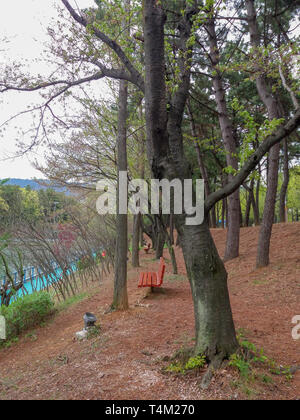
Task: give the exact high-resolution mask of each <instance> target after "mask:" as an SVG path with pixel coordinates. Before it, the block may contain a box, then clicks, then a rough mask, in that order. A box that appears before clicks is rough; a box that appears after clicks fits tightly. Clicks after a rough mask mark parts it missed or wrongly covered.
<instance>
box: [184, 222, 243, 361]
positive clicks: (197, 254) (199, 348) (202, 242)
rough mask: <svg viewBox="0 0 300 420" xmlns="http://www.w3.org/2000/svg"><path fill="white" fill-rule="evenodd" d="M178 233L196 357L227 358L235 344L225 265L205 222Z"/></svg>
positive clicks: (233, 349) (185, 227) (234, 349)
mask: <svg viewBox="0 0 300 420" xmlns="http://www.w3.org/2000/svg"><path fill="white" fill-rule="evenodd" d="M179 230H180V232H181V235H180V237H181V243H182V249H183V254H184V259H185V263H186V267H187V273H188V277H189V280H190V284H191V289H192V295H193V301H194V311H195V325H196V346H195V350H196V353H197V354H198V353H200V354H206V355H207V357H208V359H209V360H211V361H213V360H214V359H215V358H216V357H220V358H221V359H224V358H227V357H229V356H230V355H231V354H232V353H234V352H235V351H236V349H237V347H238V344H237V340H236V336H235V329H234V324H233V320H232V313H231V307H230V300H229V295H228V288H227V273H226V270H225V268H224V264H223V262H222V261H221V259H220V257H219V255H218V251H217V249H216V247H215V244H214V242H213V239H212V236H211V234H210V231H209V228H208V223H207V221H204V223H203V224H202V225H200V226H185V225H183V226H181V229H179ZM191 238H195V239H194V240H193V241H191Z"/></svg>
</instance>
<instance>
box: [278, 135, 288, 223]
mask: <svg viewBox="0 0 300 420" xmlns="http://www.w3.org/2000/svg"><path fill="white" fill-rule="evenodd" d="M288 186H289V153H288V140H287V139H284V141H283V182H282V186H281V190H280V203H279V215H280V216H279V217H280V223H286V222H287V220H286V194H287V189H288Z"/></svg>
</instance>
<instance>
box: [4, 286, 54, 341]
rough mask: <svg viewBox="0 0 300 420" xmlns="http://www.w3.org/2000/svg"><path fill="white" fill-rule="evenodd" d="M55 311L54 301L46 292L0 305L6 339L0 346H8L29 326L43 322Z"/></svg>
mask: <svg viewBox="0 0 300 420" xmlns="http://www.w3.org/2000/svg"><path fill="white" fill-rule="evenodd" d="M54 313H55V308H54V302H53V300H52V298H51V296H50V294H49V293H47V292H37V293H33V294H31V295H27V296H24V297H22V298H18V299H17V300H16V301H15V302H12V303H11V304H10V305H9V306H7V307H6V306H1V308H0V315H2V316H4V318H5V320H6V341H4V342H2V343H0V346H2V347H9V346H10V345H11V344H13V343H15V342H17V341H18V336H19V335H20V334H21V333H22V332H24V331H27V330H29V329H30V328H33V327H36V326H38V325H40V324H41V323H42V322H45V320H47V319H48V318H49V317H50V316H52V315H53V314H54Z"/></svg>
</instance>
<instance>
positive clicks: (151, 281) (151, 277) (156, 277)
mask: <svg viewBox="0 0 300 420" xmlns="http://www.w3.org/2000/svg"><path fill="white" fill-rule="evenodd" d="M165 270H166V265H165V262H164V259H163V257H161V258H160V262H159V268H158V273H154V272H151V271H146V272H142V273H140V279H139V284H138V287H160V286H161V285H162V283H163V279H164V274H165Z"/></svg>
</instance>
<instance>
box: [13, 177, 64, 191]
mask: <svg viewBox="0 0 300 420" xmlns="http://www.w3.org/2000/svg"><path fill="white" fill-rule="evenodd" d="M38 181H41V182H43V184H47V186H45V185H40V184H39V183H38ZM6 185H18V186H19V187H21V188H26V187H28V186H29V187H30V188H31V189H32V190H36V191H38V190H46V189H47V188H52V189H53V190H55V191H57V192H64V193H68V192H67V190H66V188H60V187H55V186H53V185H52V184H51V181H47V180H45V179H43V180H33V179H19V178H10V179H9V181H7V183H6Z"/></svg>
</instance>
